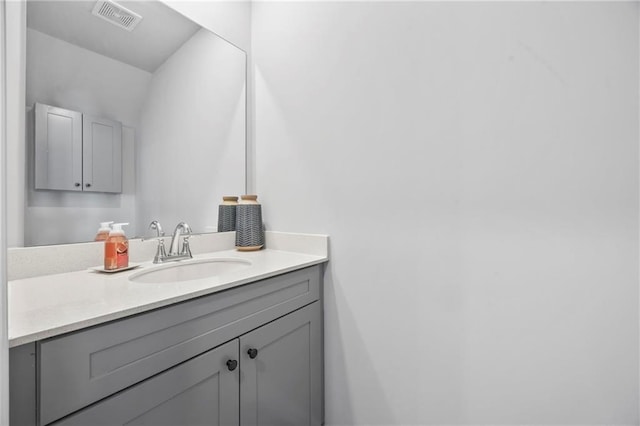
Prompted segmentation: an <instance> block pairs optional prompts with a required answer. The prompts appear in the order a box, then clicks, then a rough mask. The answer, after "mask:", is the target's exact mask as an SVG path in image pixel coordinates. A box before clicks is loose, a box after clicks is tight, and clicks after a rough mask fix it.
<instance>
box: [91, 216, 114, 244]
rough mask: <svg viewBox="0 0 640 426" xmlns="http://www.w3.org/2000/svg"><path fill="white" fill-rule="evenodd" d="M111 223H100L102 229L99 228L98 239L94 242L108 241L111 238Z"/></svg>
mask: <svg viewBox="0 0 640 426" xmlns="http://www.w3.org/2000/svg"><path fill="white" fill-rule="evenodd" d="M112 223H113V221H111V222H100V228H98V232H97V233H96V238H95V240H94V241H106V240H107V238H109V232H111V226H110V225H111V224H112Z"/></svg>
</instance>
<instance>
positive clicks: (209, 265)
mask: <svg viewBox="0 0 640 426" xmlns="http://www.w3.org/2000/svg"><path fill="white" fill-rule="evenodd" d="M249 266H251V262H250V261H248V260H245V259H198V260H186V261H180V262H174V263H170V264H167V265H162V266H158V267H156V268H153V269H150V270H147V271H140V272H137V273H135V274H133V275H131V276H130V277H129V281H133V282H135V283H150V284H159V283H171V282H183V281H193V280H200V279H203V278H211V277H215V276H218V275H222V274H227V273H229V272H234V271H238V270H240V269H244V268H248V267H249Z"/></svg>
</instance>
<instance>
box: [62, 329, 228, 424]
mask: <svg viewBox="0 0 640 426" xmlns="http://www.w3.org/2000/svg"><path fill="white" fill-rule="evenodd" d="M237 359H238V340H237V339H236V340H232V341H231V342H228V343H225V344H224V345H222V346H220V347H218V348H216V349H213V350H211V351H209V352H206V353H204V354H202V355H200V356H197V357H195V358H193V359H191V360H189V361H187V362H185V363H184V364H180V365H178V366H176V367H174V368H172V369H170V370H168V371H165V372H164V373H161V374H158V375H157V376H154V377H152V378H150V379H148V380H146V381H144V382H142V383H139V384H137V385H135V386H132V387H131V388H129V389H126V390H124V391H122V392H120V393H118V394H116V395H115V396H112V397H110V398H107V399H105V400H103V401H101V402H98V403H96V404H94V405H93V406H91V407H89V408H87V409H85V410H82V411H80V412H78V413H76V414H72V415H71V416H69V417H67V418H64V419H62V420H60V421H59V422H56V423H55V425H56V426H71V425H78V426H86V425H95V426H98V425H131V426H133V425H135V426H143V425H144V426H176V425H180V426H196V425H208V426H209V425H210V426H217V425H238V424H239V418H238V417H239V412H240V407H239V368H235V369H234V370H233V371H230V370H229V369H228V367H227V364H226V363H227V361H229V360H237Z"/></svg>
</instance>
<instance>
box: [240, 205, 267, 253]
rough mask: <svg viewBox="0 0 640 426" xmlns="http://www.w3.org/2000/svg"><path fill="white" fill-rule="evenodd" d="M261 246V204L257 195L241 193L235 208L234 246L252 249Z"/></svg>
mask: <svg viewBox="0 0 640 426" xmlns="http://www.w3.org/2000/svg"><path fill="white" fill-rule="evenodd" d="M263 246H264V230H263V229H262V206H260V204H259V203H258V196H257V195H243V196H241V197H240V202H239V203H238V207H237V208H236V248H237V249H238V250H240V251H253V250H260V249H261V248H262V247H263Z"/></svg>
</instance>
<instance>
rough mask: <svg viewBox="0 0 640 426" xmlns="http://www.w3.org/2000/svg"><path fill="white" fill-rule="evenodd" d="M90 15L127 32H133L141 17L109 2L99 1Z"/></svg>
mask: <svg viewBox="0 0 640 426" xmlns="http://www.w3.org/2000/svg"><path fill="white" fill-rule="evenodd" d="M91 13H92V14H94V15H95V16H97V17H100V18H102V19H104V20H105V21H107V22H110V23H112V24H113V25H117V26H119V27H120V28H124V29H125V30H127V31H133V29H134V28H135V27H136V25H138V24H139V23H140V21H142V16H140V15H138V14H137V13H135V12H132V11H130V10H129V9H127V8H125V7H122V6H120V5H119V4H118V3H116V2H114V1H111V0H99V1H98V3H96V5H95V6H94V7H93V12H91Z"/></svg>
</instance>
